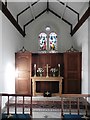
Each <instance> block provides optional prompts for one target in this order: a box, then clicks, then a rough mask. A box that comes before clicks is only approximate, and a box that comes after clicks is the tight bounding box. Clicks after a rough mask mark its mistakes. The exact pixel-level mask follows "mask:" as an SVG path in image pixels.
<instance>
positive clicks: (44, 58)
mask: <svg viewBox="0 0 90 120" xmlns="http://www.w3.org/2000/svg"><path fill="white" fill-rule="evenodd" d="M34 64H36V65H37V68H38V67H42V68H43V69H44V73H43V76H46V68H45V67H46V64H48V65H49V66H50V68H54V67H55V68H58V64H61V76H63V74H64V73H63V54H62V53H40V54H36V53H33V54H32V75H34V69H33V66H34ZM50 68H49V76H50Z"/></svg>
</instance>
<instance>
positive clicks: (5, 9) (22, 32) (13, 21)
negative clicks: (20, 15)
mask: <svg viewBox="0 0 90 120" xmlns="http://www.w3.org/2000/svg"><path fill="white" fill-rule="evenodd" d="M0 4H1V6H2V9H1V11H2V12H3V14H4V15H5V16H6V17H7V18H8V19H9V20H10V22H11V23H12V24H13V25H14V26H15V28H16V29H17V30H18V31H19V33H20V34H21V35H22V36H23V37H24V36H25V32H24V30H22V28H21V27H20V25H19V24H18V23H17V22H16V20H15V18H14V17H13V16H12V14H11V13H10V11H9V10H8V9H7V7H6V5H5V4H4V3H3V2H1V1H0Z"/></svg>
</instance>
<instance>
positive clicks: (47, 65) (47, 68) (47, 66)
mask: <svg viewBox="0 0 90 120" xmlns="http://www.w3.org/2000/svg"><path fill="white" fill-rule="evenodd" d="M46 68H47V76H46V77H48V64H47V65H46Z"/></svg>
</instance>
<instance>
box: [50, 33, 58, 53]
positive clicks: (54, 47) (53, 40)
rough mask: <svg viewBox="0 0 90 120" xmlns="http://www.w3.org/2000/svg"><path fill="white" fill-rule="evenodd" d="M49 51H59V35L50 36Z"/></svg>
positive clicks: (51, 34)
mask: <svg viewBox="0 0 90 120" xmlns="http://www.w3.org/2000/svg"><path fill="white" fill-rule="evenodd" d="M49 50H50V51H52V50H57V34H56V33H55V32H52V33H50V34H49Z"/></svg>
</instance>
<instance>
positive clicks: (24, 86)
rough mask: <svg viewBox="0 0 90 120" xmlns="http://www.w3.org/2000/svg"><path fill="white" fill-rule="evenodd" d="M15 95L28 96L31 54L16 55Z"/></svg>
mask: <svg viewBox="0 0 90 120" xmlns="http://www.w3.org/2000/svg"><path fill="white" fill-rule="evenodd" d="M16 72H17V76H16V93H21V94H29V93H30V92H31V91H30V86H31V84H30V76H31V54H30V53H29V52H25V53H16Z"/></svg>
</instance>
